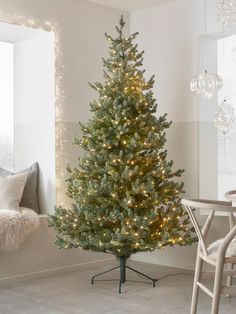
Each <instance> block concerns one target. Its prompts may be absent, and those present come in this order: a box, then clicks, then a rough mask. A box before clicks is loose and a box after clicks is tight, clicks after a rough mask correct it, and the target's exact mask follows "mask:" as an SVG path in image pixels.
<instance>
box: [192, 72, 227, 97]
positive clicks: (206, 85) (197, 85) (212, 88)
mask: <svg viewBox="0 0 236 314" xmlns="http://www.w3.org/2000/svg"><path fill="white" fill-rule="evenodd" d="M222 86H223V81H222V79H221V77H220V76H219V75H218V74H215V73H208V72H207V70H204V71H203V72H202V73H200V74H199V75H198V76H195V77H194V78H193V79H192V81H191V82H190V89H191V91H192V92H193V93H196V94H197V95H201V96H202V97H204V98H207V99H210V98H211V97H212V96H214V95H215V93H216V92H217V91H218V90H219V89H220V88H221V87H222Z"/></svg>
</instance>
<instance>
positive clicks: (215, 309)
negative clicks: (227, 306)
mask: <svg viewBox="0 0 236 314" xmlns="http://www.w3.org/2000/svg"><path fill="white" fill-rule="evenodd" d="M223 271H224V260H223V259H219V260H218V261H217V265H216V272H215V282H214V289H213V300H212V307H211V314H218V313H219V306H220V295H221V284H222V278H223Z"/></svg>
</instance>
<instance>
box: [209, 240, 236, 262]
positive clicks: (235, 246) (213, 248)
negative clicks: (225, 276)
mask: <svg viewBox="0 0 236 314" xmlns="http://www.w3.org/2000/svg"><path fill="white" fill-rule="evenodd" d="M223 240H224V239H219V240H216V241H215V242H212V243H211V244H210V245H209V246H208V248H207V252H208V258H210V259H211V260H213V261H216V259H217V255H218V251H219V248H220V246H221V244H222V242H223ZM234 261H235V262H236V239H235V238H234V239H233V240H232V241H231V243H230V244H229V246H228V248H227V251H226V255H225V262H226V263H232V262H234Z"/></svg>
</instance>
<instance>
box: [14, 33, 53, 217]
mask: <svg viewBox="0 0 236 314" xmlns="http://www.w3.org/2000/svg"><path fill="white" fill-rule="evenodd" d="M42 33H43V34H41V35H40V36H39V35H38V36H36V37H33V38H31V39H28V40H23V41H20V42H17V43H15V45H14V67H15V76H14V78H15V82H14V86H15V95H14V96H15V101H14V118H15V119H14V120H15V135H14V138H15V171H16V172H18V171H21V170H22V169H25V168H27V167H29V166H30V165H31V164H33V163H35V162H38V163H39V168H40V171H39V180H38V182H39V187H38V191H39V203H40V211H41V213H52V212H53V210H54V206H55V204H56V188H55V187H56V174H55V171H56V166H55V162H56V151H55V57H54V35H53V33H50V32H42Z"/></svg>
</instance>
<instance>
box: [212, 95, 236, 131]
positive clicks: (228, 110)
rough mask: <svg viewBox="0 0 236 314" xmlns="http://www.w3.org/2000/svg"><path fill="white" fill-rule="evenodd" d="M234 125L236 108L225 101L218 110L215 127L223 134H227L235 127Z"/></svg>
mask: <svg viewBox="0 0 236 314" xmlns="http://www.w3.org/2000/svg"><path fill="white" fill-rule="evenodd" d="M234 123H235V115H234V108H233V107H232V106H231V105H230V104H229V103H228V102H227V101H226V99H224V100H223V102H222V103H221V104H220V105H219V106H217V108H216V111H215V126H216V128H217V129H218V130H219V131H220V132H221V133H223V134H226V133H228V132H229V131H230V129H231V128H232V127H233V125H234Z"/></svg>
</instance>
